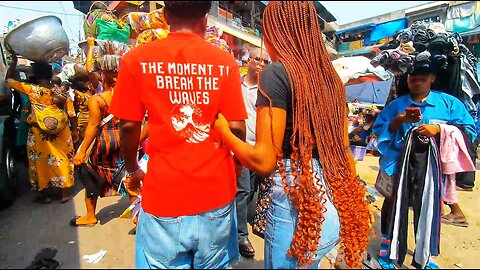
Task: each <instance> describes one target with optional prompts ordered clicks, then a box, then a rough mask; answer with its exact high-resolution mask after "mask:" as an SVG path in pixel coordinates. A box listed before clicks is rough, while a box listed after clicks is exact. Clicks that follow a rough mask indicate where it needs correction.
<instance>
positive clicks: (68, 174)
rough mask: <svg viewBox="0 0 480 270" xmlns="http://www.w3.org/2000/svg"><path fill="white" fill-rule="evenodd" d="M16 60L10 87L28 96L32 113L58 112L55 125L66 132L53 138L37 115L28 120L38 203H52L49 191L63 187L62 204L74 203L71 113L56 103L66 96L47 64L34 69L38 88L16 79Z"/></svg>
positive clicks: (11, 72) (59, 133)
mask: <svg viewBox="0 0 480 270" xmlns="http://www.w3.org/2000/svg"><path fill="white" fill-rule="evenodd" d="M12 60H13V62H12V64H11V65H10V67H9V72H8V73H7V78H8V79H7V85H8V86H9V87H10V88H13V89H14V90H15V91H18V92H21V93H24V94H26V95H28V98H29V100H30V103H31V104H32V109H33V107H38V108H49V109H52V110H53V111H55V112H57V113H56V114H54V115H52V117H54V118H55V120H53V121H56V122H57V123H58V125H59V126H60V125H61V126H63V129H61V128H59V129H58V130H60V129H61V131H60V132H58V133H56V134H51V133H47V132H45V131H43V130H42V129H41V128H39V126H38V125H37V124H36V122H35V117H32V116H34V115H33V114H34V113H32V114H31V115H30V116H29V118H28V122H29V124H32V127H31V129H30V130H29V132H28V137H27V153H28V161H29V173H30V182H31V184H32V187H33V189H34V190H37V191H39V192H40V196H39V197H38V198H37V199H36V200H35V201H36V202H41V203H51V202H52V198H50V197H49V196H48V195H47V194H46V192H45V190H46V189H47V188H49V187H59V188H62V203H63V202H67V201H68V200H69V199H70V197H69V195H68V188H70V187H71V186H73V184H74V179H73V162H72V161H73V143H72V137H71V132H70V129H69V128H68V123H67V122H68V120H67V112H65V109H64V108H58V107H57V106H55V105H54V103H52V101H53V100H54V97H55V96H57V97H58V95H60V94H62V93H60V91H59V88H58V87H55V86H54V85H53V84H52V83H51V81H50V79H51V78H52V75H53V74H52V68H51V66H50V65H48V64H43V63H35V64H34V65H33V73H34V74H35V77H36V79H37V82H38V85H35V84H29V83H23V82H19V81H16V80H14V79H12V78H13V74H14V71H15V67H16V65H17V56H16V55H15V54H12ZM58 110H60V111H58ZM62 114H65V117H61V116H62ZM59 115H60V117H59Z"/></svg>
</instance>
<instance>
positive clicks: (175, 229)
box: [139, 213, 182, 262]
mask: <svg viewBox="0 0 480 270" xmlns="http://www.w3.org/2000/svg"><path fill="white" fill-rule="evenodd" d="M181 224H182V218H180V217H177V218H161V217H155V216H153V215H150V214H148V213H145V215H144V219H143V222H142V224H139V226H144V228H143V229H142V230H141V232H142V235H141V237H142V242H143V249H144V251H145V253H147V254H148V255H149V256H151V257H152V258H154V259H155V260H158V261H159V262H169V261H172V260H173V259H175V257H176V256H177V253H178V245H179V244H180V243H179V237H180V229H181Z"/></svg>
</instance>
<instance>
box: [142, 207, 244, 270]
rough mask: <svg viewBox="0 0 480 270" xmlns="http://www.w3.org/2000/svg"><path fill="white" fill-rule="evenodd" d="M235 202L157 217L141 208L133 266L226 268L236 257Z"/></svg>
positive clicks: (151, 267) (147, 267)
mask: <svg viewBox="0 0 480 270" xmlns="http://www.w3.org/2000/svg"><path fill="white" fill-rule="evenodd" d="M236 223H237V222H236V213H235V203H234V201H232V202H230V203H229V204H227V205H226V206H223V207H220V208H217V209H215V210H212V211H209V212H205V213H201V214H198V215H193V216H181V217H176V218H163V217H156V216H153V215H151V214H148V213H146V212H144V211H143V210H142V211H141V212H140V216H139V219H138V227H137V235H136V247H135V268H137V269H170V268H174V269H191V268H195V269H197V268H202V269H212V268H217V269H218V268H227V267H229V266H230V263H231V262H232V261H233V260H236V259H238V257H239V251H238V244H237V225H236Z"/></svg>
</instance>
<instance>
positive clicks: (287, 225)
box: [265, 159, 340, 269]
mask: <svg viewBox="0 0 480 270" xmlns="http://www.w3.org/2000/svg"><path fill="white" fill-rule="evenodd" d="M284 162H285V169H286V173H287V179H286V180H287V182H288V183H289V184H290V185H291V186H293V176H292V169H291V166H290V160H284ZM312 165H313V169H314V174H318V176H320V181H321V183H322V184H323V185H324V186H325V184H324V181H323V177H322V176H321V175H322V171H321V168H320V162H319V161H318V160H317V159H313V160H312ZM314 179H315V178H314ZM273 180H274V184H273V188H272V189H273V190H272V194H271V202H270V207H269V209H268V212H267V225H266V231H265V269H297V268H298V267H299V266H298V265H297V261H296V259H294V258H292V257H289V256H288V255H287V250H288V249H289V248H290V245H291V243H292V239H293V235H294V233H295V231H296V229H297V223H298V211H297V210H296V208H295V206H294V205H293V202H292V201H290V199H289V198H288V195H287V194H285V191H284V189H283V184H282V178H281V176H280V174H279V173H278V170H277V171H276V172H275V175H274V176H273ZM327 193H328V192H327ZM328 197H329V196H327V202H326V203H325V207H326V208H327V212H326V213H325V221H323V224H322V232H321V238H320V244H319V245H318V250H317V254H316V255H317V257H316V259H315V260H314V262H313V264H312V265H311V266H310V268H311V269H317V268H318V265H319V264H320V261H321V259H322V258H323V257H324V256H325V255H326V254H327V253H328V252H330V251H331V250H332V249H333V248H334V247H335V246H336V245H337V244H338V243H339V241H340V220H339V217H338V213H337V210H336V209H335V207H334V206H333V204H332V202H331V201H330V198H328Z"/></svg>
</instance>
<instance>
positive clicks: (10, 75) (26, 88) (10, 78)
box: [6, 53, 32, 95]
mask: <svg viewBox="0 0 480 270" xmlns="http://www.w3.org/2000/svg"><path fill="white" fill-rule="evenodd" d="M17 62H18V58H17V55H16V54H14V53H12V63H11V64H10V66H9V67H8V70H7V75H6V79H7V80H6V83H7V86H8V87H10V88H13V89H15V90H16V91H18V92H22V93H24V94H26V95H28V94H30V92H32V87H31V86H30V85H28V84H27V83H22V82H19V81H17V80H15V68H16V67H17Z"/></svg>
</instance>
